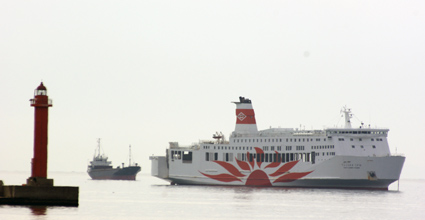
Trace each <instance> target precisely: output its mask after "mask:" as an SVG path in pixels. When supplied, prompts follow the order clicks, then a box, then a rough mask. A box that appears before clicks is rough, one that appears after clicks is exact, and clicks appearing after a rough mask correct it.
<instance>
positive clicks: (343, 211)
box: [0, 171, 425, 220]
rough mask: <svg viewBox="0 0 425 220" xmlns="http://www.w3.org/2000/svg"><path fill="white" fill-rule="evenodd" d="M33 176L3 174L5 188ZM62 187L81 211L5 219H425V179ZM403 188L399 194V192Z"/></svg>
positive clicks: (61, 181) (58, 179) (79, 181)
mask: <svg viewBox="0 0 425 220" xmlns="http://www.w3.org/2000/svg"><path fill="white" fill-rule="evenodd" d="M28 176H29V173H26V172H10V171H1V172H0V179H1V180H3V182H4V184H5V185H21V184H22V183H24V182H25V181H26V178H27V177H28ZM49 178H53V179H54V181H55V185H56V186H79V188H80V194H79V206H78V207H52V206H49V207H44V206H9V205H0V219H1V220H3V219H12V220H20V219H49V220H50V219H55V220H56V219H64V220H66V219H70V220H71V219H72V220H76V219H78V220H81V219H173V220H174V219H185V220H188V219H197V220H198V219H227V220H228V219H244V220H246V219H425V180H411V179H402V180H400V182H399V184H397V182H396V183H394V184H392V185H391V186H390V190H389V191H377V190H341V189H305V188H278V187H222V186H179V185H175V186H172V185H169V184H168V183H167V182H165V181H163V180H161V179H157V178H155V177H151V176H150V175H149V174H147V173H139V175H137V180H136V181H123V180H91V179H90V177H89V176H88V175H87V174H86V173H83V172H69V173H65V172H63V173H62V172H52V173H49ZM397 189H399V190H397Z"/></svg>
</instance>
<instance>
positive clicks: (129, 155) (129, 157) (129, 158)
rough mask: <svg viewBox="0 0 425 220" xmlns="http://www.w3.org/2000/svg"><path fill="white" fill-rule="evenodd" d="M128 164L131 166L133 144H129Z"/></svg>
mask: <svg viewBox="0 0 425 220" xmlns="http://www.w3.org/2000/svg"><path fill="white" fill-rule="evenodd" d="M128 166H131V145H129V146H128Z"/></svg>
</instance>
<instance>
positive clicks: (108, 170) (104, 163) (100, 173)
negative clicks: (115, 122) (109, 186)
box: [87, 139, 141, 180]
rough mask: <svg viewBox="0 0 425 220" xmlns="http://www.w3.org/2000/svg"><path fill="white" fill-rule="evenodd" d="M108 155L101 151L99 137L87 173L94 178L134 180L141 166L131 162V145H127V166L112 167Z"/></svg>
mask: <svg viewBox="0 0 425 220" xmlns="http://www.w3.org/2000/svg"><path fill="white" fill-rule="evenodd" d="M111 163H112V162H111V161H108V157H107V156H106V155H104V154H102V153H101V148H100V139H98V146H97V148H96V151H95V154H94V156H93V160H92V161H90V165H88V167H87V173H88V174H89V176H90V177H91V178H92V179H94V180H136V175H137V173H138V172H140V170H141V167H140V166H139V165H138V164H137V163H135V164H132V163H131V146H129V166H127V167H125V166H124V163H123V164H122V167H119V166H118V167H116V168H113V167H112V165H111Z"/></svg>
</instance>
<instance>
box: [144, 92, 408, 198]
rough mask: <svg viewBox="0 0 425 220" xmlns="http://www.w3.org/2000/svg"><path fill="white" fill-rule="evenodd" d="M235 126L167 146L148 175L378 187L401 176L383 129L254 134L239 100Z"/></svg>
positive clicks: (197, 181)
mask: <svg viewBox="0 0 425 220" xmlns="http://www.w3.org/2000/svg"><path fill="white" fill-rule="evenodd" d="M233 103H235V104H236V127H235V130H234V131H233V132H232V134H231V135H230V138H229V141H227V140H226V139H225V138H224V136H223V135H222V134H215V135H213V138H214V140H211V141H200V142H199V143H195V144H192V145H191V146H179V144H178V143H177V142H170V146H169V148H168V149H167V150H166V156H151V157H150V160H151V162H152V170H151V174H152V175H153V176H155V177H158V178H161V179H164V180H166V181H169V182H170V183H171V184H186V185H247V186H280V187H318V188H357V189H383V190H387V189H388V186H389V185H390V184H391V183H393V182H394V181H397V180H398V179H399V178H400V173H401V170H402V168H403V164H404V160H405V157H404V156H400V155H392V154H391V152H390V149H389V146H388V142H387V135H388V131H389V130H388V129H374V128H370V127H363V126H360V127H358V128H353V127H351V122H350V119H351V117H352V114H351V111H350V109H347V108H343V110H341V112H342V113H343V114H344V115H345V127H344V128H328V129H324V130H299V129H292V128H291V129H289V128H270V129H266V130H260V131H258V130H257V125H256V120H255V114H254V109H253V107H252V103H251V100H249V99H246V98H244V97H239V102H233Z"/></svg>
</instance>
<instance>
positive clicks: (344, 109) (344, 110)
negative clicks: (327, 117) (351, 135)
mask: <svg viewBox="0 0 425 220" xmlns="http://www.w3.org/2000/svg"><path fill="white" fill-rule="evenodd" d="M341 113H344V116H345V128H351V120H350V119H351V117H352V116H353V114H351V109H349V108H347V106H344V107H342V109H341Z"/></svg>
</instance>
